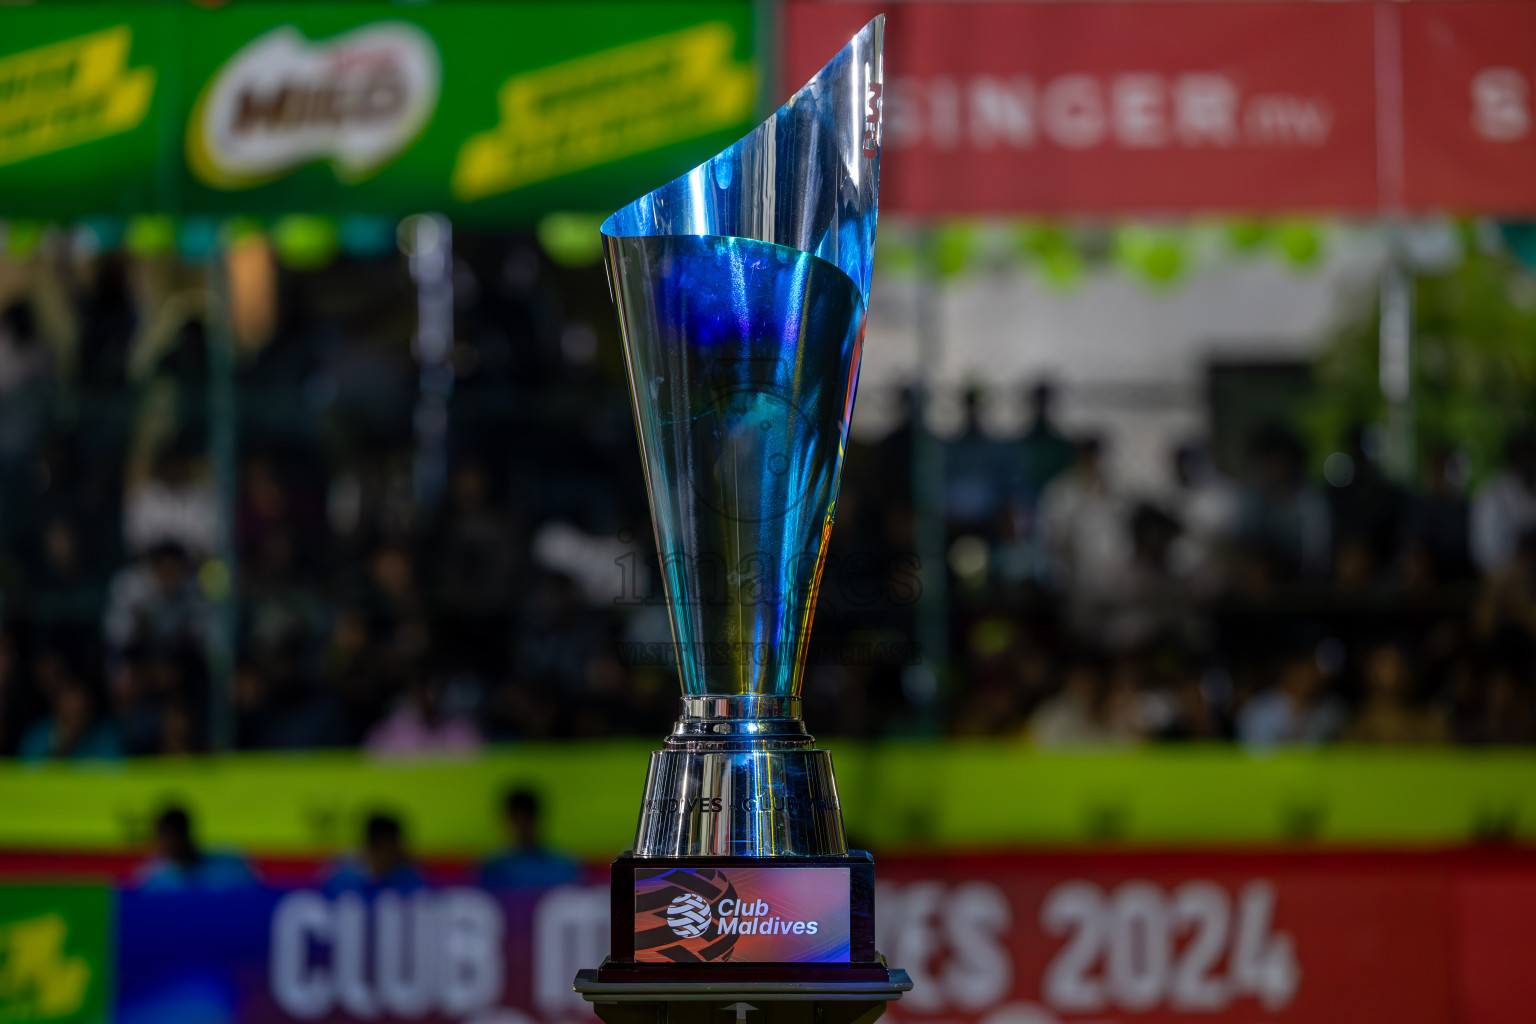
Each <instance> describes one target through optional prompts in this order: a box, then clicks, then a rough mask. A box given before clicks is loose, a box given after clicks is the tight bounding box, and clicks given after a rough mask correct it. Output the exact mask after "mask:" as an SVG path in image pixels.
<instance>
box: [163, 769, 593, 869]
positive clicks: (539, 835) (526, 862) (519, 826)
mask: <svg viewBox="0 0 1536 1024" xmlns="http://www.w3.org/2000/svg"><path fill="white" fill-rule="evenodd" d="M542 806H543V802H542V800H541V799H540V797H539V795H538V794H537V793H535V792H534V791H533V790H530V789H523V788H520V787H519V788H515V789H511V790H509V791H508V792H507V793H506V795H505V796H504V797H503V798H502V802H501V808H500V812H501V813H500V817H501V825H502V828H503V830H504V835H505V842H504V845H502V846H501V848H500V849H498V850H497V851H496V852H494V853H493V854H491V855H490V856H489V857H486V858H485V859H483V860H481V861H480V862H479V864H478V865H477V866H476V869H475V873H474V880H475V882H476V884H478V885H480V886H482V887H484V888H486V889H519V888H523V887H528V886H539V887H544V886H554V885H565V884H568V883H571V882H576V881H578V880H579V879H580V878H581V865H580V864H578V863H577V861H576V860H575V859H574V858H572V857H570V856H568V855H567V854H564V853H562V852H560V851H558V850H554V849H552V848H550V847H549V846H547V845H545V843H544V836H543V829H542V827H541V824H542V823H541V818H542ZM361 840H362V841H361V842H360V843H359V844H358V846H357V849H356V850H355V851H353V852H352V853H350V854H347V855H345V856H343V857H340V858H337V859H336V860H334V861H332V862H331V863H329V864H326V865H324V866H323V867H322V868H321V870H320V872H319V876H318V878H317V879H316V881H317V882H319V883H320V885H321V887H322V890H323V891H324V892H325V893H326V894H327V895H331V896H335V895H340V894H341V893H347V892H351V893H359V894H362V895H365V896H374V895H377V894H378V893H381V892H399V893H411V892H415V891H417V890H418V889H423V888H428V887H430V886H431V885H432V884H433V882H434V881H435V879H433V878H432V877H431V875H430V873H429V872H428V871H426V870H424V869H423V867H422V866H421V865H420V864H419V863H418V862H417V860H416V858H415V857H414V856H413V855H412V852H411V848H410V843H409V837H408V835H407V833H406V828H405V824H404V823H403V822H402V821H401V819H400V817H399V816H398V815H396V814H394V813H392V812H390V811H386V810H375V811H373V812H372V813H370V814H368V815H367V816H366V817H365V818H364V820H363V828H362V837H361ZM260 881H261V877H260V874H259V873H258V871H257V870H256V869H255V868H254V867H253V866H252V865H251V864H250V863H249V861H247V860H246V858H245V857H243V856H241V855H240V854H238V853H236V852H234V851H231V850H218V849H210V848H207V847H205V846H203V844H202V843H200V842H199V841H198V835H197V828H196V823H195V821H194V820H193V816H192V814H191V813H190V812H189V811H188V810H187V809H186V808H185V807H183V806H181V805H180V804H172V805H169V806H167V807H165V808H163V809H162V810H161V811H160V812H159V813H158V814H157V815H156V816H155V822H154V840H153V847H152V850H151V853H150V856H149V858H148V859H147V860H145V861H144V863H143V864H141V865H139V867H138V870H137V871H135V873H134V878H133V882H134V887H135V888H137V889H139V890H141V891H144V892H155V893H167V892H191V891H198V892H211V891H228V890H231V889H243V888H247V887H250V886H254V885H257V884H259V883H260Z"/></svg>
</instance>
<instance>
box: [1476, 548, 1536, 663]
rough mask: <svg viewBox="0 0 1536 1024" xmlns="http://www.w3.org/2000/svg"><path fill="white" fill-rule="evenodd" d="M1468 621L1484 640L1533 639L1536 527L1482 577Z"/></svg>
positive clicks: (1535, 627)
mask: <svg viewBox="0 0 1536 1024" xmlns="http://www.w3.org/2000/svg"><path fill="white" fill-rule="evenodd" d="M1472 624H1473V628H1474V630H1475V631H1476V634H1477V636H1478V638H1479V639H1481V640H1483V641H1484V642H1485V643H1489V644H1492V643H1495V642H1497V641H1503V642H1505V643H1506V644H1507V643H1516V644H1519V643H1521V642H1525V643H1530V642H1531V641H1533V640H1536V530H1530V531H1527V532H1526V533H1525V534H1524V535H1522V536H1521V537H1520V539H1519V541H1518V543H1517V544H1516V545H1515V548H1514V550H1513V551H1511V552H1510V557H1509V558H1508V559H1506V560H1505V561H1504V562H1503V563H1502V564H1501V565H1500V566H1499V567H1498V569H1496V570H1495V571H1493V572H1490V573H1489V574H1488V576H1487V577H1486V578H1485V579H1484V580H1483V585H1482V588H1481V590H1480V591H1479V593H1478V597H1477V604H1476V605H1475V606H1474V607H1473V612H1472Z"/></svg>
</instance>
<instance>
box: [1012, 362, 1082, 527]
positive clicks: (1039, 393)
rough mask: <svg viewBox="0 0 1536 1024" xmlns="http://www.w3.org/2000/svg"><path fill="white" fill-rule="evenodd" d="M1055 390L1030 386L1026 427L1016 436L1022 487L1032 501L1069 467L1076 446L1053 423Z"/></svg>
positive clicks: (1043, 384)
mask: <svg viewBox="0 0 1536 1024" xmlns="http://www.w3.org/2000/svg"><path fill="white" fill-rule="evenodd" d="M1055 404H1056V389H1055V387H1054V386H1052V385H1051V383H1050V382H1049V381H1041V382H1039V383H1037V384H1035V385H1034V386H1033V387H1031V388H1030V389H1029V426H1028V427H1027V428H1026V429H1025V431H1024V436H1023V437H1022V438H1020V439H1019V444H1018V449H1017V450H1018V460H1019V466H1018V469H1019V472H1020V473H1021V475H1022V478H1023V479H1022V481H1021V483H1022V490H1023V492H1024V496H1025V498H1026V500H1027V501H1029V502H1030V503H1031V504H1033V503H1034V502H1036V501H1038V500H1039V498H1040V495H1042V494H1043V493H1045V489H1046V488H1047V487H1049V486H1050V484H1051V481H1052V480H1055V479H1056V478H1057V477H1058V476H1060V475H1061V474H1063V473H1065V472H1066V471H1067V470H1069V469H1071V468H1072V463H1073V461H1074V459H1075V458H1076V450H1075V446H1074V445H1073V444H1072V442H1071V441H1070V440H1068V439H1067V437H1066V435H1065V434H1063V433H1062V432H1061V430H1060V429H1059V428H1058V427H1057V425H1056V419H1055V416H1054V413H1053V412H1052V407H1053V406H1054V405H1055Z"/></svg>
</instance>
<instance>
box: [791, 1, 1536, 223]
mask: <svg viewBox="0 0 1536 1024" xmlns="http://www.w3.org/2000/svg"><path fill="white" fill-rule="evenodd" d="M882 10H884V11H886V13H887V15H888V17H887V21H886V47H885V68H886V90H885V96H884V103H885V122H884V160H883V166H882V175H883V180H882V182H881V190H880V191H881V197H880V198H881V203H882V205H883V206H884V207H885V208H886V209H887V210H891V211H899V212H903V213H910V214H917V215H920V216H945V215H961V216H964V215H977V214H989V213H1012V212H1022V213H1040V214H1083V213H1201V212H1215V211H1220V212H1226V213H1234V212H1235V213H1247V212H1252V213H1278V212H1301V213H1306V212H1359V213H1368V212H1375V211H1378V210H1389V211H1390V210H1397V209H1400V208H1403V207H1404V206H1406V207H1407V208H1409V209H1414V210H1449V211H1452V212H1478V211H1487V212H1493V213H1501V214H1518V213H1521V212H1526V213H1529V212H1532V211H1536V43H1533V40H1536V4H1533V3H1531V2H1529V0H1503V2H1408V3H1333V4H1320V3H1303V2H1252V3H1202V2H1164V0H1148V2H1108V3H1008V2H938V0H929V2H923V0H918V2H912V3H896V4H885V5H881V4H866V3H832V2H826V0H788V2H787V4H786V7H785V19H786V20H785V31H784V48H783V52H784V82H785V84H786V85H793V84H794V83H798V82H801V81H804V80H805V79H806V78H807V77H808V76H809V75H810V74H812V73H813V72H814V71H815V70H816V69H817V68H819V67H820V66H821V63H822V62H823V61H824V60H825V59H826V55H827V54H828V53H830V52H832V51H834V50H836V49H837V48H838V47H840V46H841V45H843V43H845V42H846V41H847V40H848V38H849V37H850V36H851V35H852V34H853V33H854V32H855V31H856V30H857V29H858V28H859V27H860V26H862V25H863V24H864V22H865V21H867V20H868V19H869V18H870V17H873V16H874V15H875V14H877V13H880V12H881V11H882Z"/></svg>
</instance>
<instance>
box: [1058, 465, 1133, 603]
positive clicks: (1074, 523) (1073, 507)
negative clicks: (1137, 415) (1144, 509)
mask: <svg viewBox="0 0 1536 1024" xmlns="http://www.w3.org/2000/svg"><path fill="white" fill-rule="evenodd" d="M1125 510H1126V504H1125V501H1124V499H1123V498H1122V497H1121V496H1120V495H1119V494H1118V493H1117V492H1116V490H1115V488H1114V486H1113V484H1112V483H1111V482H1110V478H1109V473H1108V472H1107V470H1106V468H1105V465H1104V445H1103V442H1101V441H1100V440H1099V439H1098V438H1096V437H1090V438H1085V439H1084V440H1082V441H1080V442H1078V445H1077V458H1076V461H1075V462H1074V463H1073V465H1072V468H1071V470H1069V471H1068V472H1067V473H1065V474H1064V475H1062V476H1060V477H1058V478H1057V479H1056V481H1055V482H1054V483H1052V484H1051V485H1050V486H1049V487H1047V488H1046V490H1045V496H1044V498H1043V499H1042V500H1041V504H1040V522H1041V527H1042V529H1043V532H1044V536H1045V541H1046V545H1047V547H1048V549H1049V550H1050V553H1051V555H1052V556H1053V559H1054V561H1055V564H1056V566H1057V573H1058V575H1059V577H1060V579H1061V580H1062V581H1063V583H1064V585H1065V586H1066V588H1067V589H1068V590H1069V591H1088V592H1097V591H1099V590H1101V589H1105V588H1109V587H1113V586H1114V585H1115V583H1116V581H1117V580H1118V578H1119V576H1120V574H1121V573H1122V572H1123V571H1124V569H1125V566H1126V563H1127V560H1128V556H1129V551H1128V548H1129V545H1128V544H1127V537H1126V529H1125V522H1126V517H1125Z"/></svg>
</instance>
